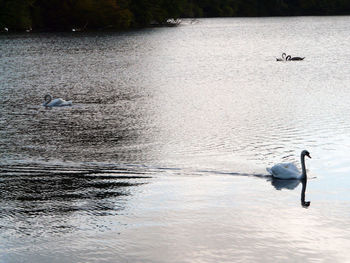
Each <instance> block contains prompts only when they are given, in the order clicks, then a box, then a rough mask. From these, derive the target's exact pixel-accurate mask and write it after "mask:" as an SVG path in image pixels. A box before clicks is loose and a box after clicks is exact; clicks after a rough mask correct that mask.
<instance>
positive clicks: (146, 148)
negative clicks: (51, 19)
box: [0, 17, 350, 262]
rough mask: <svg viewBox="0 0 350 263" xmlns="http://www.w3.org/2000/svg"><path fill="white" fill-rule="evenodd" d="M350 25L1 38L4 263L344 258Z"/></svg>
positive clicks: (219, 25) (340, 21)
mask: <svg viewBox="0 0 350 263" xmlns="http://www.w3.org/2000/svg"><path fill="white" fill-rule="evenodd" d="M349 25H350V17H307V18H253V19H243V18H237V19H202V20H198V22H197V23H192V24H191V23H190V21H184V23H183V24H182V25H181V26H179V27H176V28H154V29H145V30H140V31H132V32H123V33H78V34H73V33H72V34H71V33H62V34H35V33H34V34H18V35H17V34H14V35H13V34H10V35H4V34H3V35H0V162H1V163H0V261H1V262H256V261H263V262H269V261H274V262H288V261H290V262H297V261H300V262H301V261H302V262H305V261H309V262H314V261H325V262H330V261H332V262H345V261H350V252H349V251H350V230H349V229H350V191H349V190H350V178H349V176H350V162H349V154H348V153H349V146H350V119H349V114H348V113H349V111H350V104H349V101H350V90H349V88H348V85H349V83H350V68H349V61H348V58H349V57H350V49H349V48H348V46H349V42H350V26H349ZM282 52H286V53H288V54H291V55H293V56H305V57H306V59H305V60H304V61H301V62H287V63H286V62H276V60H275V58H276V57H280V56H281V53H282ZM47 93H50V94H52V95H53V96H54V97H62V98H63V99H66V100H72V101H73V106H72V107H65V108H52V109H46V108H45V107H43V106H41V105H42V103H43V97H44V95H45V94H47ZM303 149H308V150H309V151H310V153H311V156H312V157H313V159H311V160H307V168H308V171H309V180H308V182H307V187H306V200H307V201H311V205H310V206H309V207H308V208H305V207H303V206H302V205H301V192H302V184H301V183H300V182H298V181H297V182H294V181H292V182H288V183H284V184H282V183H281V182H276V181H272V180H271V178H270V177H269V176H267V172H266V170H265V168H266V167H268V166H271V165H273V164H274V163H278V162H281V161H288V162H296V163H298V165H299V154H300V151H301V150H303Z"/></svg>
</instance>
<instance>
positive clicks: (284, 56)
mask: <svg viewBox="0 0 350 263" xmlns="http://www.w3.org/2000/svg"><path fill="white" fill-rule="evenodd" d="M286 56H287V54H286V53H282V58H276V61H286Z"/></svg>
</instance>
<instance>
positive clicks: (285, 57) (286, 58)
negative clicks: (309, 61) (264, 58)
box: [276, 53, 305, 61]
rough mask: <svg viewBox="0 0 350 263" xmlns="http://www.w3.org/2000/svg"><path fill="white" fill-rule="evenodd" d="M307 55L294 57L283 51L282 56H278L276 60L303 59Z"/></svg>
mask: <svg viewBox="0 0 350 263" xmlns="http://www.w3.org/2000/svg"><path fill="white" fill-rule="evenodd" d="M304 58H305V57H303V58H302V57H292V56H291V55H288V56H287V54H286V53H282V57H281V58H276V61H300V60H303V59H304Z"/></svg>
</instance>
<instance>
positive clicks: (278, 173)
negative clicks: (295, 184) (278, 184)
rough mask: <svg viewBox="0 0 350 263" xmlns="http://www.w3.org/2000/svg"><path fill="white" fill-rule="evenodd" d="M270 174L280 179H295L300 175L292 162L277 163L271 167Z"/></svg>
mask: <svg viewBox="0 0 350 263" xmlns="http://www.w3.org/2000/svg"><path fill="white" fill-rule="evenodd" d="M271 171H272V175H273V176H274V177H277V178H281V179H295V178H299V177H300V172H299V171H298V169H297V168H296V166H295V165H294V164H292V163H279V164H276V165H274V166H273V167H272V168H271Z"/></svg>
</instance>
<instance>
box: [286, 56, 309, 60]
mask: <svg viewBox="0 0 350 263" xmlns="http://www.w3.org/2000/svg"><path fill="white" fill-rule="evenodd" d="M304 58H305V57H303V58H302V57H292V56H291V55H288V56H287V57H286V60H288V61H300V60H304Z"/></svg>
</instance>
